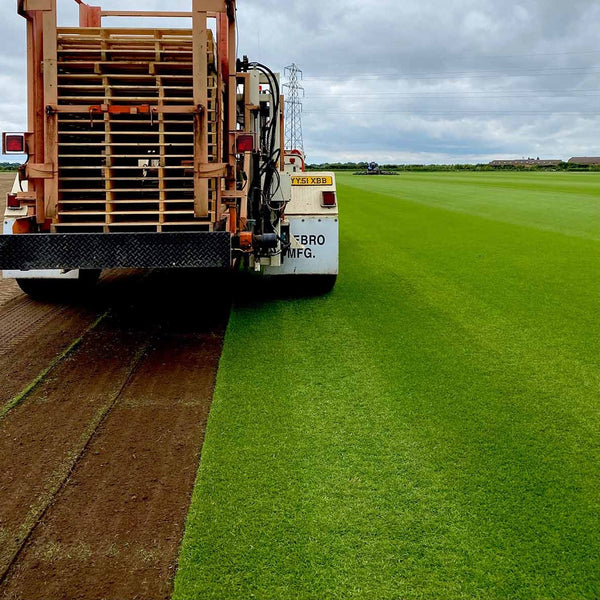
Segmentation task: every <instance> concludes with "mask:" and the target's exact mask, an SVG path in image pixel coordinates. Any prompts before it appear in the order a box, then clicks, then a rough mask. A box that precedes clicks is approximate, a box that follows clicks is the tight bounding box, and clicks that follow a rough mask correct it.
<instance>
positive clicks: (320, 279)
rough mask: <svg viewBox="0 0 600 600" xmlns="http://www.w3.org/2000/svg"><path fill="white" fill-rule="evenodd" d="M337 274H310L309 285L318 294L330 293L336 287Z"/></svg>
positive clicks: (307, 282) (308, 277)
mask: <svg viewBox="0 0 600 600" xmlns="http://www.w3.org/2000/svg"><path fill="white" fill-rule="evenodd" d="M336 281H337V275H308V276H307V281H306V284H307V287H308V288H309V289H310V290H311V291H312V292H313V293H314V294H317V295H320V294H328V293H329V292H331V291H332V290H333V288H334V287H335V283H336Z"/></svg>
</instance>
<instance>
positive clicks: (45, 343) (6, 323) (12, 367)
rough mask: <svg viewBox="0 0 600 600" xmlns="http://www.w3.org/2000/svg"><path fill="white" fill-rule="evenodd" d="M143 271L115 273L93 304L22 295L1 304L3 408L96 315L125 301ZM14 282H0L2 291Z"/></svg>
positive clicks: (106, 279) (0, 395)
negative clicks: (116, 300) (76, 303)
mask: <svg viewBox="0 0 600 600" xmlns="http://www.w3.org/2000/svg"><path fill="white" fill-rule="evenodd" d="M140 277H141V275H140V274H139V273H137V272H136V273H132V272H127V273H115V274H109V275H107V276H106V277H104V278H103V279H102V282H101V284H100V285H99V286H98V290H97V293H96V295H95V297H94V299H93V300H91V301H88V302H87V303H80V304H78V305H67V304H52V303H43V302H37V301H35V300H32V299H30V298H29V297H28V296H26V295H24V294H20V295H19V296H17V297H16V298H14V299H13V300H11V301H10V302H8V303H7V304H6V305H4V306H0V374H2V379H1V380H2V384H1V385H0V408H2V407H3V406H5V405H6V404H7V403H9V402H10V401H11V400H12V399H13V398H14V397H15V396H17V395H18V394H19V393H20V392H21V391H23V390H24V389H25V388H26V387H27V385H28V384H29V383H30V382H31V381H33V380H35V379H36V377H38V375H39V374H40V373H42V372H43V371H44V370H45V369H47V368H48V366H50V365H51V364H52V362H53V361H54V360H55V359H56V357H58V356H60V355H61V353H63V352H64V351H65V350H66V349H67V348H69V346H70V345H71V344H72V343H73V341H74V340H77V339H78V338H80V337H81V336H82V335H83V334H84V333H85V332H86V331H87V330H88V329H89V327H90V326H91V325H92V324H93V323H94V322H95V321H96V319H97V318H98V316H99V315H100V314H101V313H102V312H104V311H105V310H106V307H107V306H110V305H111V303H113V302H114V299H115V298H122V297H127V295H128V294H129V293H131V289H132V288H133V287H134V286H135V285H136V283H137V282H138V281H139V278H140ZM9 283H10V282H9V281H8V280H0V290H2V288H3V287H4V286H5V285H6V284H9Z"/></svg>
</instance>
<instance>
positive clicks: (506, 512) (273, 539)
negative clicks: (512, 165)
mask: <svg viewBox="0 0 600 600" xmlns="http://www.w3.org/2000/svg"><path fill="white" fill-rule="evenodd" d="M503 181H504V182H505V184H506V185H505V186H504V187H503V186H502V182H503ZM536 181H539V186H538V187H537V189H536V188H535V185H534V184H535V182H536ZM339 182H340V193H339V197H340V202H341V208H342V219H341V224H342V238H341V240H342V242H341V243H342V248H341V257H342V275H341V277H340V279H339V283H338V286H337V287H336V289H335V291H334V292H333V294H331V295H330V296H327V297H322V298H313V299H306V298H305V299H299V300H295V301H291V300H278V299H273V300H271V301H256V302H254V303H245V304H240V303H238V305H237V306H236V308H235V309H234V311H233V314H232V318H231V321H230V326H229V330H228V332H227V337H226V341H225V347H224V352H223V356H222V359H221V368H220V370H219V376H218V382H217V389H216V392H215V401H214V403H213V409H212V412H211V417H210V420H209V424H208V430H207V435H206V442H205V445H204V448H203V458H202V464H201V467H200V470H199V474H198V481H197V485H196V489H195V492H194V498H193V502H192V506H191V510H190V514H189V518H188V524H187V529H186V536H185V540H184V545H183V548H182V554H181V563H180V564H181V566H180V569H179V572H178V575H177V580H176V588H175V598H176V600H184V599H186V600H187V599H190V600H191V599H192V598H194V599H220V598H232V599H237V598H239V599H242V598H244V599H245V598H252V597H254V598H265V599H267V598H268V599H269V600H271V599H282V600H283V599H287V598H298V599H302V600H305V599H307V600H312V599H314V600H321V599H323V598H328V599H340V600H341V599H344V600H346V599H349V598H355V599H357V600H358V599H361V600H362V599H374V600H392V599H393V600H397V599H399V598H402V599H403V600H420V599H433V598H435V599H436V600H466V599H472V598H486V599H492V600H508V599H512V598H519V599H520V600H545V599H551V598H572V599H578V600H579V599H585V600H595V599H597V598H598V597H600V559H599V558H598V557H599V556H600V495H599V494H598V490H599V489H600V444H598V440H599V439H600V412H599V411H598V383H599V380H600V373H599V369H598V362H597V358H598V356H599V355H600V326H599V325H600V323H599V321H598V319H597V309H598V305H599V303H600V272H599V270H598V265H599V264H600V244H598V242H597V241H595V239H590V238H589V236H590V235H591V236H592V237H593V236H596V232H597V230H598V224H599V223H600V203H598V202H597V201H596V202H595V203H594V202H590V198H591V196H590V194H591V192H590V190H592V189H593V188H595V187H598V184H599V183H600V177H599V176H596V177H595V178H589V177H583V178H578V177H572V176H571V175H566V176H561V177H554V174H536V175H532V174H524V179H523V180H522V182H523V186H522V188H521V189H519V187H518V182H519V179H518V176H515V175H512V174H511V176H510V178H503V177H498V176H497V175H496V174H492V175H485V174H484V175H480V174H471V175H467V176H465V175H461V176H460V177H455V176H454V175H450V176H448V177H444V176H440V175H434V176H430V175H425V174H423V175H419V176H411V177H410V178H406V179H404V178H403V177H402V176H398V177H393V178H382V179H377V178H369V179H365V178H353V177H347V176H346V177H340V180H339ZM571 185H572V186H573V188H574V189H571V192H569V193H563V192H564V189H565V188H567V187H568V188H570V186H571ZM469 186H470V188H469V189H466V188H468V187H469ZM384 188H385V190H386V193H385V194H383V193H380V192H381V191H382V189H384ZM499 188H500V189H501V190H502V193H501V194H500V195H498V194H496V193H493V194H491V193H490V190H498V189H499ZM540 189H545V190H546V191H547V192H548V197H546V198H545V199H544V202H540V201H539V197H540V196H539V191H540ZM443 190H445V192H444V191H443ZM444 194H445V195H444ZM415 198H417V199H418V200H419V201H414V199H415ZM503 198H506V199H507V200H503ZM449 202H450V203H451V204H452V205H453V207H455V208H457V209H460V210H448V209H447V204H448V203H449ZM573 203H575V204H580V205H581V206H583V207H584V209H582V210H581V211H573V210H572V204H573ZM486 204H487V205H486ZM536 206H537V211H538V216H537V217H536ZM474 207H475V212H480V209H481V210H482V212H484V213H485V215H486V216H485V217H482V216H481V215H478V214H475V212H474V211H473V209H474ZM574 214H576V215H579V216H577V217H574ZM490 215H493V216H494V218H491V217H490ZM511 221H514V223H512V222H511ZM565 228H567V229H568V231H569V232H572V233H573V234H574V235H562V233H563V232H564V231H565V230H566V229H565ZM580 234H581V235H580ZM588 234H589V235H588Z"/></svg>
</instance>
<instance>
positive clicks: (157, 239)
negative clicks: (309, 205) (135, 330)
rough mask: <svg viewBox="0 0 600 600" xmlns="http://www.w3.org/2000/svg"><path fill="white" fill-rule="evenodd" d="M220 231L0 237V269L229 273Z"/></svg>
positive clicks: (225, 239)
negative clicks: (207, 270) (216, 270)
mask: <svg viewBox="0 0 600 600" xmlns="http://www.w3.org/2000/svg"><path fill="white" fill-rule="evenodd" d="M230 266H231V235H230V234H229V233H227V232H226V231H218V232H193V233H192V232H182V233H179V232H178V233H48V234H45V233H32V234H20V235H2V236H0V269H5V270H20V271H27V270H32V269H65V270H71V269H121V268H133V269H160V268H229V267H230Z"/></svg>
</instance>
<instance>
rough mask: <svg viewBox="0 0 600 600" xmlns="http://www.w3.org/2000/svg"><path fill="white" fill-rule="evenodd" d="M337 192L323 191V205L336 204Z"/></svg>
mask: <svg viewBox="0 0 600 600" xmlns="http://www.w3.org/2000/svg"><path fill="white" fill-rule="evenodd" d="M335 205H336V198H335V192H323V206H335Z"/></svg>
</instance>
